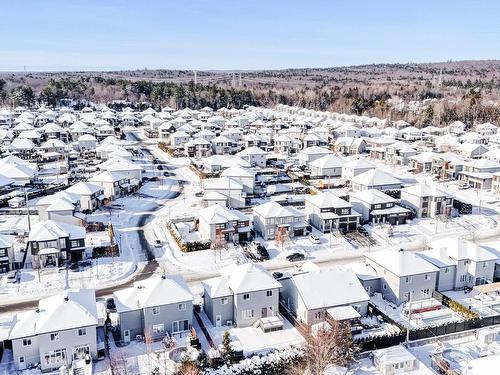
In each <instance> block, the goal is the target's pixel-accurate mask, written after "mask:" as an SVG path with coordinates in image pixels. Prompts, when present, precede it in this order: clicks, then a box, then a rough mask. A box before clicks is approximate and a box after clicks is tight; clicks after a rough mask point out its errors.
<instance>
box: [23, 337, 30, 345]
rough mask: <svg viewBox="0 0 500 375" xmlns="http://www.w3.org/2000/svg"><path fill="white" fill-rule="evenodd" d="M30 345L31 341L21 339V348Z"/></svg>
mask: <svg viewBox="0 0 500 375" xmlns="http://www.w3.org/2000/svg"><path fill="white" fill-rule="evenodd" d="M30 345H31V339H23V346H30Z"/></svg>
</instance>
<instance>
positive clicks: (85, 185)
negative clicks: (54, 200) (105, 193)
mask: <svg viewBox="0 0 500 375" xmlns="http://www.w3.org/2000/svg"><path fill="white" fill-rule="evenodd" d="M66 191H68V192H70V193H73V194H78V195H92V194H96V193H98V192H100V191H102V187H101V186H99V185H95V184H92V183H90V182H83V181H80V182H77V183H76V184H74V185H73V186H70V187H69V188H67V189H66Z"/></svg>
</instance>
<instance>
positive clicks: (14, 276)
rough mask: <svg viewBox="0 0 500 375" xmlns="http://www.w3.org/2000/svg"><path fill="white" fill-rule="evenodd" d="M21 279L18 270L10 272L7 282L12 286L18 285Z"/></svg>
mask: <svg viewBox="0 0 500 375" xmlns="http://www.w3.org/2000/svg"><path fill="white" fill-rule="evenodd" d="M19 277H20V275H19V271H17V270H15V271H10V272H9V273H8V274H7V282H8V283H11V284H14V283H17V282H18V281H19Z"/></svg>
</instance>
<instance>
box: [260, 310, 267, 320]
mask: <svg viewBox="0 0 500 375" xmlns="http://www.w3.org/2000/svg"><path fill="white" fill-rule="evenodd" d="M260 317H261V318H267V307H263V308H262V310H261V314H260Z"/></svg>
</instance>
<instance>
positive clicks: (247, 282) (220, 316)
mask: <svg viewBox="0 0 500 375" xmlns="http://www.w3.org/2000/svg"><path fill="white" fill-rule="evenodd" d="M202 285H203V289H204V297H203V301H204V308H205V313H206V314H207V316H208V318H209V319H210V321H211V322H212V324H213V325H214V326H216V327H218V326H221V325H233V324H235V325H236V326H238V327H248V326H251V325H252V324H254V323H255V322H257V321H259V320H262V319H264V320H265V319H266V318H270V317H274V316H277V314H278V310H279V290H280V287H281V284H280V283H279V282H278V281H276V280H275V279H274V278H273V277H272V276H271V275H270V274H269V273H268V272H267V271H266V270H265V269H264V268H262V267H261V266H258V265H254V264H251V263H248V264H243V265H232V266H229V267H226V268H224V269H222V270H221V276H219V277H214V278H211V279H208V280H205V281H203V282H202Z"/></svg>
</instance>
